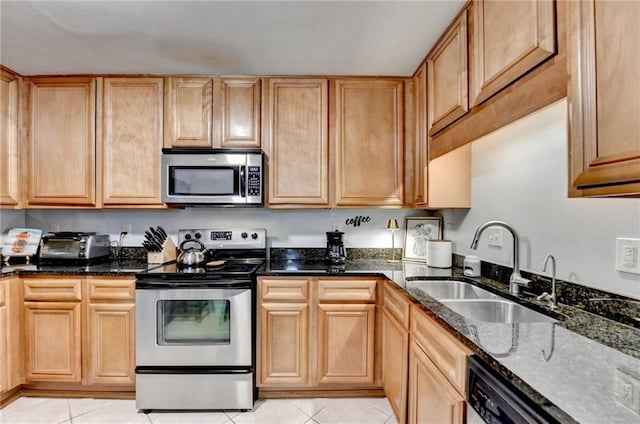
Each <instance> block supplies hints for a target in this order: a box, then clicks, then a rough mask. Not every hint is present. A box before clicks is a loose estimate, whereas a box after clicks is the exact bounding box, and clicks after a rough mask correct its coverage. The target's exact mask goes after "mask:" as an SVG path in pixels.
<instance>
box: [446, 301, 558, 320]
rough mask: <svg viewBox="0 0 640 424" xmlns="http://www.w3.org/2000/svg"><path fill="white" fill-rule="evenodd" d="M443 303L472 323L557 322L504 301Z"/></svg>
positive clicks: (524, 307)
mask: <svg viewBox="0 0 640 424" xmlns="http://www.w3.org/2000/svg"><path fill="white" fill-rule="evenodd" d="M441 303H442V304H443V305H445V306H446V307H447V308H449V309H451V310H452V311H454V312H457V313H458V314H460V315H462V316H463V317H465V318H468V319H470V320H471V321H478V322H492V323H518V322H522V323H526V322H557V320H556V319H554V318H551V317H548V316H546V315H543V314H541V313H539V312H536V311H534V310H532V309H529V308H527V307H526V306H522V305H519V304H517V303H515V302H511V301H509V300H504V299H500V298H497V299H476V300H442V301H441Z"/></svg>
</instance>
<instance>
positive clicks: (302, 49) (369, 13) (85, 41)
mask: <svg viewBox="0 0 640 424" xmlns="http://www.w3.org/2000/svg"><path fill="white" fill-rule="evenodd" d="M464 3H465V1H464V0H440V1H435V0H431V1H425V0H422V1H372V2H370V1H366V2H365V1H309V0H307V1H211V0H210V1H181V0H173V1H114V0H112V1H8V0H0V63H1V64H2V65H4V66H6V67H8V68H10V69H12V70H14V71H16V72H18V73H21V74H23V75H43V74H71V73H72V74H84V73H88V74H108V73H116V74H119V73H123V74H142V73H152V74H213V75H398V76H403V75H407V76H408V75H411V74H413V72H414V71H415V69H416V68H417V66H418V65H419V64H420V62H421V61H422V59H423V58H424V56H425V54H426V53H427V52H428V50H429V49H430V48H431V47H432V46H433V44H434V42H435V41H436V40H437V38H438V37H439V35H440V34H441V33H442V32H443V30H444V29H445V28H446V27H447V25H448V24H449V22H450V21H451V20H452V19H453V17H454V16H455V15H456V14H457V12H458V11H459V10H460V8H461V7H462V5H463V4H464Z"/></svg>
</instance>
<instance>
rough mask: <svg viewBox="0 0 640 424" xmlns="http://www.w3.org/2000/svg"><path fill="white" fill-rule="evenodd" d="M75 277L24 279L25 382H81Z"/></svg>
mask: <svg viewBox="0 0 640 424" xmlns="http://www.w3.org/2000/svg"><path fill="white" fill-rule="evenodd" d="M81 285H82V281H81V280H80V279H78V278H73V277H72V278H55V279H53V278H43V279H25V280H24V311H25V315H24V316H25V337H26V343H25V350H26V367H25V370H26V371H25V378H26V382H27V383H29V382H37V381H49V382H77V383H79V382H80V381H81V379H82V360H81V349H82V345H81Z"/></svg>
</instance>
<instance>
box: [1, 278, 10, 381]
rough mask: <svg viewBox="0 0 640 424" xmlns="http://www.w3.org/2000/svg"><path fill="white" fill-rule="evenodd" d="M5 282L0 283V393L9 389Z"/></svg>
mask: <svg viewBox="0 0 640 424" xmlns="http://www.w3.org/2000/svg"><path fill="white" fill-rule="evenodd" d="M5 297H6V295H5V282H4V281H0V392H4V391H5V390H7V389H8V387H9V379H8V376H9V351H8V347H7V343H8V341H9V340H8V335H7V328H8V327H7V305H6V300H5Z"/></svg>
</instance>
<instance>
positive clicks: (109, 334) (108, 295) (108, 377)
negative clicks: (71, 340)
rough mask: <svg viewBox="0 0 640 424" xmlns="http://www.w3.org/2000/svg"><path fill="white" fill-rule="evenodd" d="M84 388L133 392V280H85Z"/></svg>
mask: <svg viewBox="0 0 640 424" xmlns="http://www.w3.org/2000/svg"><path fill="white" fill-rule="evenodd" d="M87 285H88V298H89V304H88V308H87V321H86V323H87V324H86V328H87V331H86V335H87V343H86V346H87V352H86V355H85V356H86V357H87V360H86V361H85V363H86V364H87V371H86V373H85V375H86V377H87V378H86V383H87V384H117V385H128V386H130V388H131V390H134V389H135V280H134V279H133V278H125V279H122V278H90V279H89V280H87Z"/></svg>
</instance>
